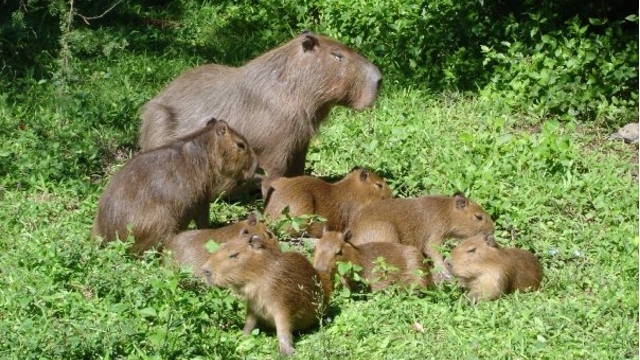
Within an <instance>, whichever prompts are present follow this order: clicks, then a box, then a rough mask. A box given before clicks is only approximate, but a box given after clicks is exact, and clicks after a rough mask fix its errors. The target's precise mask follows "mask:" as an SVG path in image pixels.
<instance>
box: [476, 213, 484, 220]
mask: <svg viewBox="0 0 640 360" xmlns="http://www.w3.org/2000/svg"><path fill="white" fill-rule="evenodd" d="M482 219H484V217H483V216H482V214H476V220H480V221H482Z"/></svg>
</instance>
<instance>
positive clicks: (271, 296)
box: [203, 235, 333, 355]
mask: <svg viewBox="0 0 640 360" xmlns="http://www.w3.org/2000/svg"><path fill="white" fill-rule="evenodd" d="M203 272H204V274H205V276H206V280H207V283H208V284H210V285H215V286H219V287H227V288H231V289H232V290H233V291H234V292H236V293H237V294H238V295H240V296H242V297H243V298H244V299H245V300H246V301H247V321H246V323H245V326H244V333H245V334H247V335H248V334H250V333H251V331H252V330H253V329H254V328H255V327H256V326H257V325H258V323H260V324H262V325H264V326H267V327H268V328H272V329H273V328H275V329H276V333H277V336H278V342H279V344H280V353H281V354H282V355H289V354H292V353H293V352H294V348H293V335H292V331H295V330H305V329H308V328H310V327H312V326H315V325H317V324H318V322H319V319H320V318H321V317H322V315H323V314H324V312H325V310H326V308H327V306H328V304H329V299H330V298H331V292H332V291H333V288H332V284H331V281H330V279H329V278H328V277H327V276H325V275H323V274H320V273H318V272H317V271H316V270H315V269H314V268H313V266H312V265H311V263H310V262H309V260H307V258H305V257H304V256H303V255H302V254H300V253H297V252H282V251H281V250H280V249H279V248H278V249H276V248H273V247H270V246H266V245H265V244H264V241H263V240H262V239H261V238H260V237H259V236H255V235H254V236H251V237H250V238H249V239H244V238H241V239H236V240H232V241H229V242H226V243H224V244H222V246H220V248H219V249H218V250H217V251H216V252H214V253H213V254H212V255H211V257H210V259H209V260H208V261H207V262H206V263H205V265H204V267H203Z"/></svg>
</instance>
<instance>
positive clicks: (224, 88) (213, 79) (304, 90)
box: [140, 32, 382, 194]
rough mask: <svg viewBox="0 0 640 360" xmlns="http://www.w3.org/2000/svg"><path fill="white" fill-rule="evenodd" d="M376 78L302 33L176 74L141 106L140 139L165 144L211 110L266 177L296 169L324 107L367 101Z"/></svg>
mask: <svg viewBox="0 0 640 360" xmlns="http://www.w3.org/2000/svg"><path fill="white" fill-rule="evenodd" d="M381 81H382V75H381V74H380V71H379V70H378V68H377V67H376V66H375V65H373V64H372V63H371V62H369V61H368V60H367V59H366V58H364V57H363V56H362V55H359V54H358V53H356V52H355V51H353V50H351V49H349V48H348V47H346V46H345V45H343V44H341V43H339V42H337V41H335V40H333V39H331V38H328V37H325V36H321V35H316V34H313V33H311V32H304V33H302V35H300V36H299V37H296V38H295V39H293V40H291V41H290V42H288V43H286V44H284V45H282V46H280V47H278V48H275V49H273V50H271V51H269V52H267V53H265V54H263V55H261V56H259V57H257V58H255V59H254V60H251V61H249V62H248V63H247V64H245V65H244V66H241V67H228V66H223V65H216V64H208V65H203V66H199V67H196V68H194V69H192V70H189V71H187V72H185V73H183V74H182V75H180V76H178V77H177V78H176V79H175V80H174V81H173V82H171V83H170V84H169V85H168V86H167V87H166V88H165V89H164V90H163V91H162V92H160V94H158V95H157V96H156V97H155V98H153V99H152V100H150V101H149V102H148V103H147V104H146V105H145V106H144V108H143V111H142V115H141V117H142V125H141V128H140V146H141V147H142V149H145V150H147V149H152V148H155V147H157V146H161V145H163V144H166V143H167V142H169V141H171V139H173V138H175V137H177V136H181V135H183V134H185V133H189V132H191V131H193V130H196V129H199V128H201V127H203V126H204V125H205V123H206V121H207V119H208V118H209V117H211V116H214V117H217V118H220V119H225V120H226V121H228V122H229V125H231V126H232V127H233V128H234V129H236V130H237V131H238V132H239V133H241V134H243V135H244V136H245V137H246V139H247V140H248V141H249V144H251V146H252V147H253V149H254V150H255V151H256V154H257V155H258V158H259V160H260V166H261V167H262V168H263V169H265V170H266V172H267V174H268V175H269V176H270V178H272V179H275V178H278V177H281V176H298V175H302V174H303V171H304V166H305V159H306V153H307V148H308V145H309V140H310V139H311V138H312V137H313V136H314V135H315V134H316V133H317V131H318V128H319V126H320V123H321V122H322V121H323V120H324V119H325V118H326V117H327V116H328V115H329V111H330V109H331V108H332V107H333V106H334V105H342V106H347V107H350V108H353V109H357V110H360V109H364V108H368V107H371V106H373V105H374V103H375V101H376V98H377V96H378V90H379V87H380V84H381ZM264 193H266V188H264V187H263V194H264Z"/></svg>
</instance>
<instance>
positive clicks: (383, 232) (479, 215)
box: [347, 193, 494, 281]
mask: <svg viewBox="0 0 640 360" xmlns="http://www.w3.org/2000/svg"><path fill="white" fill-rule="evenodd" d="M352 219H353V220H352V221H351V222H350V223H349V225H348V226H347V229H349V230H351V232H352V233H353V237H352V239H351V243H352V244H355V245H360V244H364V243H368V242H396V243H401V244H406V245H413V246H416V247H417V248H418V249H420V250H421V251H422V252H423V253H424V254H425V255H426V256H428V257H429V258H430V259H431V260H432V261H433V264H434V267H435V273H436V277H437V280H438V281H439V280H442V279H445V278H449V277H450V276H451V274H449V272H448V270H447V268H446V267H445V265H444V258H443V257H442V255H441V254H440V252H439V251H438V247H440V246H441V245H442V243H443V241H444V239H446V238H457V239H464V238H467V237H471V236H474V235H477V234H491V233H493V228H494V225H493V221H492V220H491V217H490V216H489V214H487V213H486V212H485V211H484V210H483V209H482V207H480V205H478V204H476V203H475V202H473V201H470V200H469V199H467V198H466V197H465V196H464V195H463V194H460V193H456V194H455V195H454V196H442V195H427V196H421V197H417V198H407V199H388V200H382V201H378V202H375V203H372V204H369V205H367V206H365V207H363V208H362V209H361V210H360V211H358V212H357V213H356V214H355V215H354V216H353V218H352Z"/></svg>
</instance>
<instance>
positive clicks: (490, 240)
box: [484, 234, 498, 248]
mask: <svg viewBox="0 0 640 360" xmlns="http://www.w3.org/2000/svg"><path fill="white" fill-rule="evenodd" d="M484 241H485V242H486V243H487V245H489V246H491V247H494V248H497V247H498V243H497V242H496V238H495V237H493V235H491V234H489V235H487V236H485V237H484Z"/></svg>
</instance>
